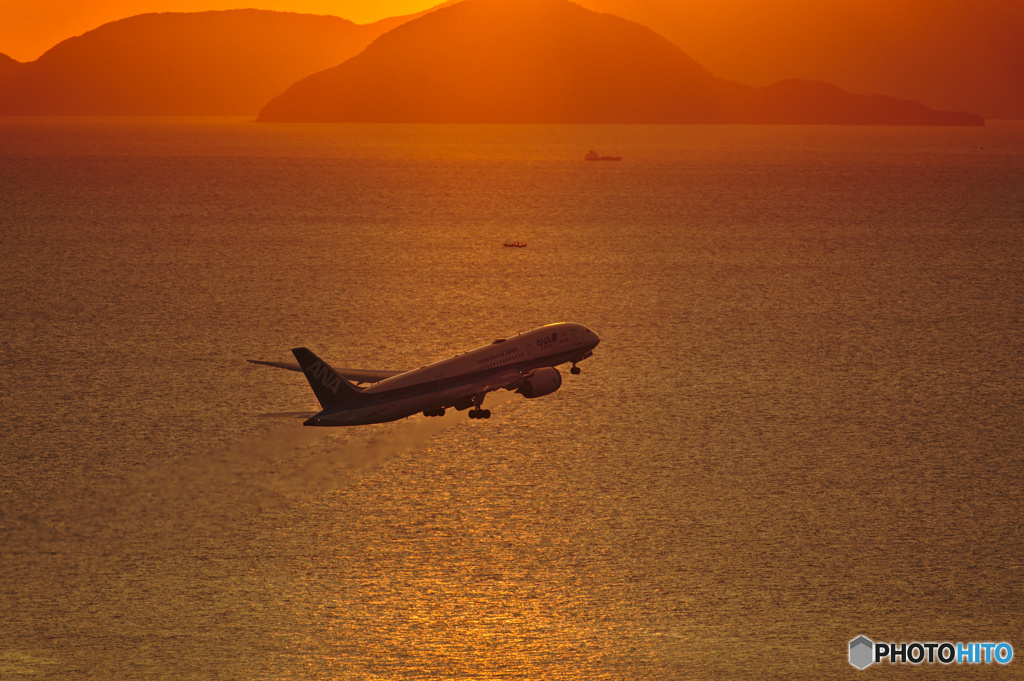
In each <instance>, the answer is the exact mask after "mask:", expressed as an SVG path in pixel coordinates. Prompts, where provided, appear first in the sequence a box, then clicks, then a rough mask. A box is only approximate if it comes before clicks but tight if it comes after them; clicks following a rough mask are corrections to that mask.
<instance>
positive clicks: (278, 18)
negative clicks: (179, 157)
mask: <svg viewBox="0 0 1024 681" xmlns="http://www.w3.org/2000/svg"><path fill="white" fill-rule="evenodd" d="M409 18H410V17H396V18H393V19H385V20H383V21H379V22H377V23H374V24H367V25H364V26H360V25H357V24H354V23H352V22H351V21H347V20H345V19H340V18H338V17H331V16H315V15H311V14H295V13H290V12H271V11H264V10H254V9H243V10H228V11H219V12H185V13H183V12H166V13H160V14H140V15H138V16H133V17H130V18H127V19H122V20H120V21H114V22H111V23H108V24H104V25H103V26H100V27H99V28H97V29H95V30H92V31H89V32H87V33H85V34H83V35H80V36H76V37H74V38H69V39H68V40H65V41H63V42H61V43H59V44H58V45H56V46H54V47H53V48H51V49H50V50H48V51H47V52H46V53H45V54H43V55H42V56H41V57H40V58H39V59H37V60H36V61H34V62H29V63H19V62H17V61H14V60H13V59H10V58H9V57H6V56H3V55H0V115H162V116H174V115H185V116H210V115H253V114H255V113H256V112H257V111H259V110H260V107H262V106H263V105H264V104H266V102H267V100H268V99H270V98H271V97H273V96H274V95H275V94H278V93H280V92H281V91H282V90H284V89H285V88H287V87H288V86H289V85H290V84H291V83H293V82H295V81H296V80H298V79H300V78H304V77H305V76H308V75H310V74H311V73H316V72H318V71H321V70H323V69H326V68H329V67H331V66H335V65H337V64H339V63H341V62H343V61H345V60H347V59H348V58H349V57H352V56H354V55H356V54H358V53H359V52H361V51H362V49H363V48H364V47H366V46H367V45H368V44H369V43H370V42H372V41H373V40H374V39H375V38H376V37H377V36H379V35H380V34H382V33H384V32H386V31H388V30H390V29H391V28H393V27H395V26H397V25H399V24H401V23H402V22H404V21H407V20H408V19H409Z"/></svg>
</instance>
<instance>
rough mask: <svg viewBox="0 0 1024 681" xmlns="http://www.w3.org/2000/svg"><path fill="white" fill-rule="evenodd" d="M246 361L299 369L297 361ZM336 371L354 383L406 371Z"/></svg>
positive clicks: (373, 381) (373, 380)
mask: <svg viewBox="0 0 1024 681" xmlns="http://www.w3.org/2000/svg"><path fill="white" fill-rule="evenodd" d="M245 361H246V362H251V363H252V364H263V365H264V366H268V367H277V368H278V369H288V370H289V371H299V372H301V371H302V369H300V368H299V365H298V364H296V363H295V362H268V361H266V360H262V359H247V360H245ZM335 371H336V372H337V373H339V374H341V375H342V376H344V377H345V380H348V381H352V382H353V383H357V384H358V383H376V382H378V381H383V380H384V379H385V378H391V377H392V376H397V375H398V374H404V373H405V372H404V371H380V370H376V369H335Z"/></svg>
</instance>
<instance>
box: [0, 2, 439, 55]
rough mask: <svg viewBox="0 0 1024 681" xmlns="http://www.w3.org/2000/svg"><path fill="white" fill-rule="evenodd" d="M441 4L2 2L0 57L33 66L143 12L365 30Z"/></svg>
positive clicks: (0, 8) (0, 7) (0, 9)
mask: <svg viewBox="0 0 1024 681" xmlns="http://www.w3.org/2000/svg"><path fill="white" fill-rule="evenodd" d="M441 2H443V0H372V1H368V0H89V1H88V2H83V1H82V0H0V53H3V54H6V55H7V56H9V57H13V58H14V59H17V60H18V61H32V60H34V59H36V58H37V57H39V55H41V54H42V53H43V52H45V51H46V50H48V49H50V48H51V47H53V46H54V45H55V44H57V43H58V42H60V41H61V40H64V39H65V38H70V37H71V36H75V35H80V34H82V33H85V32H86V31H89V30H92V29H94V28H96V27H97V26H100V25H101V24H105V23H107V22H108V21H115V20H117V19H124V18H125V17H130V16H133V15H135V14H143V13H145V12H198V11H202V10H210V9H238V8H245V7H253V8H256V9H273V10H278V11H285V12H303V13H308V14H333V15H334V16H339V17H343V18H345V19H350V20H352V21H354V22H356V23H357V24H365V23H369V22H372V21H377V20H378V19H384V18H386V17H393V16H399V15H402V14H413V13H415V12H419V11H420V10H423V9H427V8H428V7H433V6H435V5H438V4H440V3H441Z"/></svg>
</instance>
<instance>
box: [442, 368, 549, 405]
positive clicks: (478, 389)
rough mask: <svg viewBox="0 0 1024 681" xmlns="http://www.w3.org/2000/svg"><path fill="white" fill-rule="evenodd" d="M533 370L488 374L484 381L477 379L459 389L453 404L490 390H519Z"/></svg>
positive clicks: (484, 393)
mask: <svg viewBox="0 0 1024 681" xmlns="http://www.w3.org/2000/svg"><path fill="white" fill-rule="evenodd" d="M531 373H533V372H532V371H529V372H522V371H507V372H505V373H502V374H498V375H496V376H488V377H487V378H486V379H484V380H482V381H477V382H476V383H472V384H470V385H467V386H464V387H463V388H462V389H460V390H459V392H458V394H457V395H456V396H454V399H453V400H452V403H453V404H452V405H450V406H454V404H455V403H458V402H462V401H463V400H466V399H469V398H472V397H477V396H483V395H486V394H487V393H489V392H494V391H495V390H512V391H515V390H518V389H519V388H520V387H521V386H522V385H523V381H524V380H525V379H526V378H527V377H528V376H529V375H530V374H531Z"/></svg>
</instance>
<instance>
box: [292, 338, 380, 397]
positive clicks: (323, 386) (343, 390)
mask: <svg viewBox="0 0 1024 681" xmlns="http://www.w3.org/2000/svg"><path fill="white" fill-rule="evenodd" d="M292 354H293V355H295V359H296V360H298V362H299V367H300V368H301V369H302V373H304V374H305V375H306V380H307V381H309V385H310V387H312V388H313V393H314V394H315V395H316V399H317V400H319V401H320V406H321V407H323V408H324V409H334V408H338V407H349V406H353V405H355V404H358V403H360V402H362V401H364V396H363V393H362V391H361V390H359V388H357V387H355V386H354V385H352V384H351V383H349V382H348V381H347V380H346V379H345V377H344V376H342V375H341V374H339V373H338V372H337V371H335V370H334V369H332V368H331V367H330V366H329V365H328V364H327V362H325V361H323V360H322V359H320V358H319V357H317V356H316V355H314V354H313V353H312V351H310V350H309V349H308V348H293V349H292Z"/></svg>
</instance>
